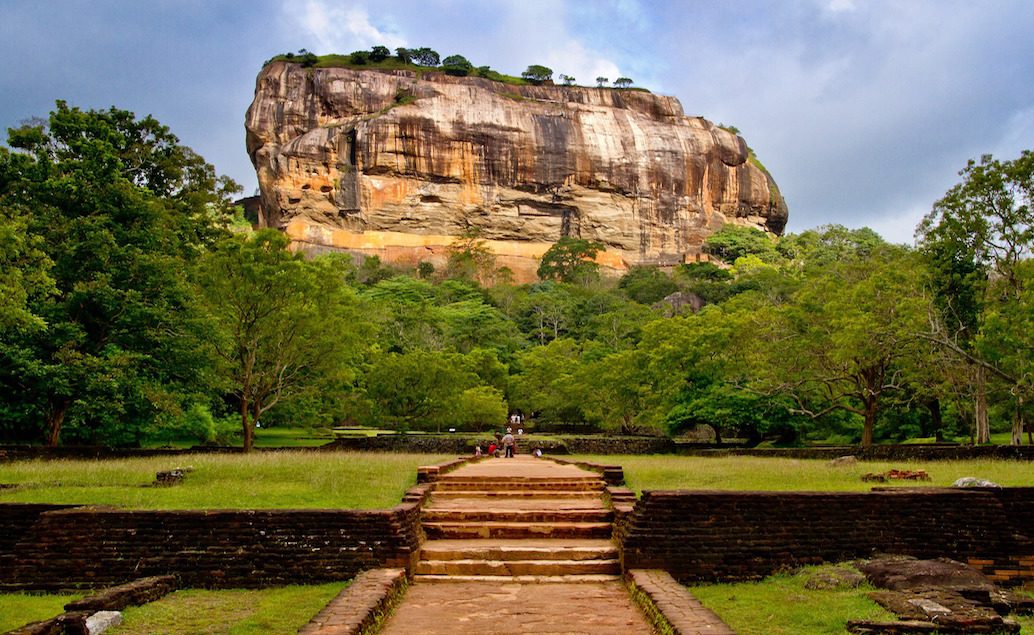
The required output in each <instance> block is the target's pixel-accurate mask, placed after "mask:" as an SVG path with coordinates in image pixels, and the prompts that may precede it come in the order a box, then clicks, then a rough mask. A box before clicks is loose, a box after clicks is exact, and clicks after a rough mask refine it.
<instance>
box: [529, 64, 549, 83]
mask: <svg viewBox="0 0 1034 635" xmlns="http://www.w3.org/2000/svg"><path fill="white" fill-rule="evenodd" d="M521 77H523V78H524V79H526V80H527V81H529V82H531V83H533V84H541V83H543V82H547V81H549V80H551V79H553V69H551V68H549V67H547V66H541V65H539V64H532V65H531V66H529V67H528V68H527V69H526V70H525V71H524V72H523V73H521Z"/></svg>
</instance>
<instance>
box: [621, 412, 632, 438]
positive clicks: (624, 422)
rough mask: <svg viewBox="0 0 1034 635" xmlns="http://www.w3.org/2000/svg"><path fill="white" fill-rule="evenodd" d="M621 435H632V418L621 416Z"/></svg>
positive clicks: (625, 415)
mask: <svg viewBox="0 0 1034 635" xmlns="http://www.w3.org/2000/svg"><path fill="white" fill-rule="evenodd" d="M621 434H626V435H627V434H632V416H631V415H627V414H623V415H621Z"/></svg>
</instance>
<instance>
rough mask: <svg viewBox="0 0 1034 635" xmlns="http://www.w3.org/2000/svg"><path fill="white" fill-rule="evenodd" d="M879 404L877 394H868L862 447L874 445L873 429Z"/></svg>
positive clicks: (865, 403)
mask: <svg viewBox="0 0 1034 635" xmlns="http://www.w3.org/2000/svg"><path fill="white" fill-rule="evenodd" d="M878 404H879V402H878V401H877V399H876V397H875V395H872V394H870V395H868V396H867V397H866V398H865V402H864V405H865V421H864V423H863V424H862V447H863V448H868V447H871V446H872V430H873V428H874V427H875V426H876V407H877V405H878Z"/></svg>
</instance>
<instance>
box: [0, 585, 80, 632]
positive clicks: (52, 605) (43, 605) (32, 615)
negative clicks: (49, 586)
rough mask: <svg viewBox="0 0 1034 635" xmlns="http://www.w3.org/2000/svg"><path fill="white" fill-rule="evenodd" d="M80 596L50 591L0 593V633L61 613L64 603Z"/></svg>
mask: <svg viewBox="0 0 1034 635" xmlns="http://www.w3.org/2000/svg"><path fill="white" fill-rule="evenodd" d="M81 597H82V595H63V594H52V593H44V594H36V593H0V633H6V632H7V631H10V630H14V629H16V628H18V627H19V626H23V625H25V624H28V623H29V622H39V621H41V620H49V619H50V618H52V617H55V616H57V615H60V614H61V613H63V612H64V610H65V604H68V603H69V602H71V601H73V600H78V599H79V598H81Z"/></svg>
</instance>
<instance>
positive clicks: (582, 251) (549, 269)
mask: <svg viewBox="0 0 1034 635" xmlns="http://www.w3.org/2000/svg"><path fill="white" fill-rule="evenodd" d="M603 249H604V247H603V243H600V242H596V241H592V240H586V239H584V238H571V237H570V236H564V237H562V238H561V239H560V240H558V241H556V242H555V243H553V245H552V246H551V247H550V248H549V249H547V250H546V253H544V254H543V255H542V259H541V260H540V261H539V268H538V271H537V274H538V276H539V278H540V279H541V280H557V281H560V282H585V281H588V280H592V279H594V278H595V277H597V276H598V275H599V265H597V264H596V263H595V262H593V258H595V257H596V254H598V253H599V252H601V251H603Z"/></svg>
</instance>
